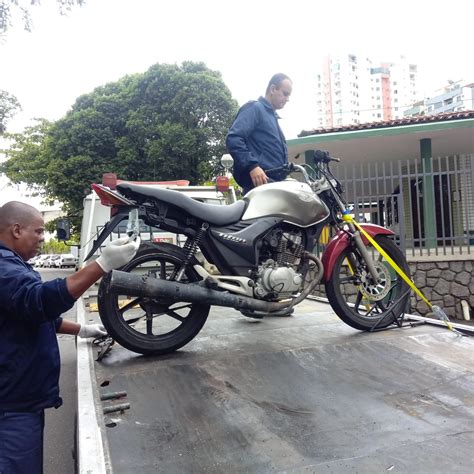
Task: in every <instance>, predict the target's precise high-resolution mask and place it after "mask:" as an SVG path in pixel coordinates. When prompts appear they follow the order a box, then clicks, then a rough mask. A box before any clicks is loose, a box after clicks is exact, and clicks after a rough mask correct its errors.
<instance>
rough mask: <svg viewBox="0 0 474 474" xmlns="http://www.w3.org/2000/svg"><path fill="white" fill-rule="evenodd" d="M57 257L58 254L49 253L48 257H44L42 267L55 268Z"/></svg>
mask: <svg viewBox="0 0 474 474" xmlns="http://www.w3.org/2000/svg"><path fill="white" fill-rule="evenodd" d="M58 259H59V255H50V256H49V258H47V259H45V261H44V263H43V267H45V268H55V267H56V263H55V261H56V260H58Z"/></svg>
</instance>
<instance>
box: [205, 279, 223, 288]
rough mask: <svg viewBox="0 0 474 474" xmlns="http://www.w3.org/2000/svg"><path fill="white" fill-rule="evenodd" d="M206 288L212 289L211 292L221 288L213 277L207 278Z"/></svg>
mask: <svg viewBox="0 0 474 474" xmlns="http://www.w3.org/2000/svg"><path fill="white" fill-rule="evenodd" d="M204 286H205V287H206V288H210V289H211V290H217V289H218V288H219V284H218V283H217V281H216V280H214V278H212V277H207V278H206V279H205V280H204Z"/></svg>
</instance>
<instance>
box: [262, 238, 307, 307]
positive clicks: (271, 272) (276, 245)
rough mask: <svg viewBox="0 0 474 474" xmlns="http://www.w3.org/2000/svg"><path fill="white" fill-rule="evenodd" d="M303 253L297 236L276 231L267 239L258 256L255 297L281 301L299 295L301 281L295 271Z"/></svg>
mask: <svg viewBox="0 0 474 474" xmlns="http://www.w3.org/2000/svg"><path fill="white" fill-rule="evenodd" d="M303 252H304V247H303V246H302V235H301V233H299V232H284V231H282V230H281V229H277V230H274V231H272V232H271V233H270V234H269V235H267V236H266V237H265V238H264V239H263V245H262V250H261V252H260V264H259V267H258V271H257V278H256V283H255V287H254V294H255V297H256V298H259V299H262V298H265V299H282V298H287V297H289V296H291V295H292V294H294V293H296V292H298V291H300V289H301V286H302V284H303V281H304V279H303V275H302V274H301V273H299V272H298V271H297V268H298V264H299V262H300V259H301V257H302V255H303Z"/></svg>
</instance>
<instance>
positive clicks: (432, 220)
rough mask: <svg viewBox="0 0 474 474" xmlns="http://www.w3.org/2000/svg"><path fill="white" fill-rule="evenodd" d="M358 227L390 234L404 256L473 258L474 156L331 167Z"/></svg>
mask: <svg viewBox="0 0 474 474" xmlns="http://www.w3.org/2000/svg"><path fill="white" fill-rule="evenodd" d="M333 172H334V174H335V175H336V176H337V177H338V178H339V179H340V180H341V182H342V185H343V187H344V190H345V196H346V199H347V200H348V202H349V203H350V204H351V206H352V207H353V214H354V217H355V219H356V220H357V221H358V222H371V223H374V224H379V225H382V226H385V227H388V228H390V229H392V230H393V231H394V232H395V233H396V236H397V237H396V238H397V240H398V243H399V245H400V246H401V248H402V249H403V250H405V251H406V253H407V256H410V255H411V256H418V255H420V256H421V255H428V256H430V255H435V256H437V255H442V256H443V255H463V254H469V255H470V254H473V255H474V155H457V156H445V157H436V158H432V159H430V160H420V158H418V159H413V160H401V161H389V162H386V161H381V162H375V163H374V162H370V163H361V164H344V163H341V164H339V165H336V166H334V167H333Z"/></svg>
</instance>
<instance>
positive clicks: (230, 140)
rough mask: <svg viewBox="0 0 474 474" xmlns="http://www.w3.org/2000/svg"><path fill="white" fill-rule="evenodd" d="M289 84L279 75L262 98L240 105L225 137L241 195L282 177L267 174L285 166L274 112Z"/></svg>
mask: <svg viewBox="0 0 474 474" xmlns="http://www.w3.org/2000/svg"><path fill="white" fill-rule="evenodd" d="M292 87H293V84H292V82H291V79H290V78H289V77H288V76H287V75H285V74H282V73H279V74H275V75H274V76H273V77H272V78H271V79H270V82H269V83H268V86H267V90H266V92H265V97H259V99H258V100H257V101H250V102H247V103H246V104H245V105H243V106H242V107H241V108H240V110H239V113H238V114H237V117H236V118H235V120H234V123H233V124H232V126H231V128H230V130H229V133H228V134H227V139H226V145H227V150H228V151H229V153H230V154H231V155H232V158H233V159H234V178H235V180H236V181H237V183H238V184H239V185H240V186H242V188H243V190H244V194H247V192H248V191H250V190H251V189H252V188H254V187H257V186H260V185H262V184H266V183H267V182H268V181H269V180H271V181H281V180H282V179H284V178H285V174H284V173H282V172H277V171H273V172H272V171H268V170H271V169H273V168H278V167H280V166H283V165H284V164H286V163H288V149H287V146H286V140H285V137H284V135H283V132H282V130H281V128H280V126H279V124H278V119H279V116H278V114H277V113H276V111H277V110H279V109H282V108H283V107H284V106H285V105H286V103H287V102H288V100H289V99H290V95H291V91H292Z"/></svg>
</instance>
